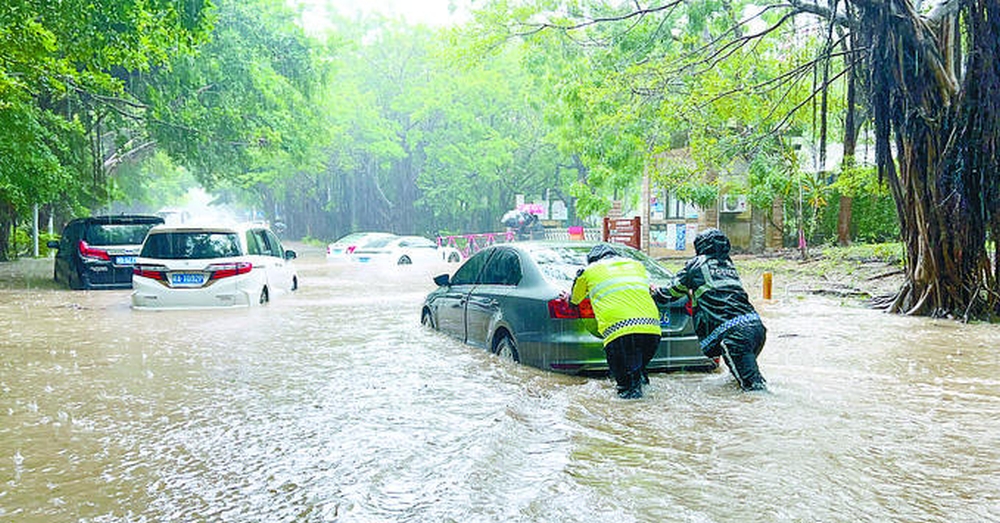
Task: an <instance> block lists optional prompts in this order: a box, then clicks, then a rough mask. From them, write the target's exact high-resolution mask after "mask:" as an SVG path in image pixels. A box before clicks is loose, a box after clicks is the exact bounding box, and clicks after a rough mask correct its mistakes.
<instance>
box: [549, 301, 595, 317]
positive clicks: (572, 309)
mask: <svg viewBox="0 0 1000 523" xmlns="http://www.w3.org/2000/svg"><path fill="white" fill-rule="evenodd" d="M549 317H550V318H555V319H561V320H574V319H579V318H593V317H594V308H593V307H591V305H590V299H589V298H588V299H586V300H583V301H581V302H580V305H579V306H577V305H573V304H572V303H570V302H569V300H563V299H561V298H556V299H554V300H549Z"/></svg>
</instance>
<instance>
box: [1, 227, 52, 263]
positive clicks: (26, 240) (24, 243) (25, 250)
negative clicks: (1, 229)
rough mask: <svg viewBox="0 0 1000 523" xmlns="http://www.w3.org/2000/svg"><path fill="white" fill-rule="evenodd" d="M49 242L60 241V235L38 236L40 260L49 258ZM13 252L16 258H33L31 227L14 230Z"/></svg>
mask: <svg viewBox="0 0 1000 523" xmlns="http://www.w3.org/2000/svg"><path fill="white" fill-rule="evenodd" d="M49 240H59V235H58V234H49V233H47V232H43V233H41V234H39V235H38V256H39V257H40V258H47V257H48V256H49V247H48V245H46V244H47V243H48V242H49ZM11 246H12V247H13V248H12V249H11V252H13V254H14V256H15V257H18V258H20V257H24V256H31V255H32V254H33V250H34V249H33V245H32V239H31V227H18V228H16V229H14V234H13V235H12V236H11Z"/></svg>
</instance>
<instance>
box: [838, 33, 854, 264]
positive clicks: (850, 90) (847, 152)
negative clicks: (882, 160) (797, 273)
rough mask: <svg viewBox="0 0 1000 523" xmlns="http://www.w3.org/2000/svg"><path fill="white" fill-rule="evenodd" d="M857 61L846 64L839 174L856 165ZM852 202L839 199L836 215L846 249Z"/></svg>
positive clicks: (847, 44) (851, 42)
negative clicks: (841, 157) (845, 90)
mask: <svg viewBox="0 0 1000 523" xmlns="http://www.w3.org/2000/svg"><path fill="white" fill-rule="evenodd" d="M853 37H854V35H853V34H852V35H851V38H849V39H845V40H844V47H845V51H849V50H850V49H857V45H856V44H855V42H854V38H853ZM847 47H850V49H846V48H847ZM858 64H859V62H858V61H857V60H852V61H850V62H849V63H848V65H847V67H848V71H847V109H846V114H845V117H844V159H843V164H842V168H841V173H843V172H844V171H845V170H847V169H849V168H853V167H854V166H855V165H857V163H858V162H857V159H856V158H855V154H856V153H857V148H858V125H859V124H858V118H857V112H858V103H857V83H858V72H857V71H858ZM853 205H854V200H853V199H852V198H851V197H850V196H841V197H840V207H839V212H838V213H837V243H838V244H839V245H840V246H841V247H846V246H847V245H850V243H851V214H852V208H853Z"/></svg>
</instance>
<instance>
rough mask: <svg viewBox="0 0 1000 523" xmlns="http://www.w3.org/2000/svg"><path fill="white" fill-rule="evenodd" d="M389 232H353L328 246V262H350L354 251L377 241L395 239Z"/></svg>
mask: <svg viewBox="0 0 1000 523" xmlns="http://www.w3.org/2000/svg"><path fill="white" fill-rule="evenodd" d="M395 237H396V235H395V234H392V233H388V232H352V233H351V234H348V235H346V236H344V237H342V238H340V239H339V240H337V241H335V242H333V243H331V244H329V245H327V246H326V260H327V261H331V262H337V261H345V262H347V261H350V260H351V253H353V252H354V249H357V248H359V247H364V246H365V245H368V244H369V243H371V242H373V241H375V240H381V239H385V238H395Z"/></svg>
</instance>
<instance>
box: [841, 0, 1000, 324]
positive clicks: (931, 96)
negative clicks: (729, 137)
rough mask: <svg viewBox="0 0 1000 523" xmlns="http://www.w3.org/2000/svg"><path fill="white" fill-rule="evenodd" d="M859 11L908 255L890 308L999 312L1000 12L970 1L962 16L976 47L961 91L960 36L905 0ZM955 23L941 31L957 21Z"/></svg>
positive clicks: (881, 146)
mask: <svg viewBox="0 0 1000 523" xmlns="http://www.w3.org/2000/svg"><path fill="white" fill-rule="evenodd" d="M861 7H862V9H861V13H862V19H861V26H860V27H861V28H862V30H863V31H864V33H865V37H866V38H867V39H868V40H869V45H868V48H869V50H870V51H869V52H870V57H869V58H870V61H871V62H870V66H871V67H870V70H871V82H870V89H871V93H870V94H871V103H872V108H873V115H874V119H875V129H876V155H877V163H878V166H879V172H880V175H882V176H883V177H884V178H885V180H887V182H888V185H889V188H890V191H891V192H892V195H893V198H894V200H895V201H896V208H897V211H898V214H899V218H900V230H901V233H902V237H903V242H904V243H905V245H906V251H907V267H906V282H905V284H904V286H903V288H902V289H901V291H900V292H899V294H898V295H897V296H896V298H895V300H894V301H893V302H892V303H891V305H890V308H891V310H893V311H895V312H903V313H907V314H921V315H932V316H945V315H951V316H954V317H960V318H966V319H967V318H969V317H983V316H988V315H990V314H995V313H996V312H997V311H998V306H1000V305H998V303H1000V300H998V299H997V292H996V284H997V280H996V278H995V274H996V268H995V264H996V263H997V261H996V260H994V261H993V262H992V264H993V265H994V268H993V270H992V271H991V270H990V268H991V261H990V258H989V255H988V253H987V250H986V239H987V226H988V224H989V223H991V222H993V223H995V221H996V213H997V206H998V205H1000V204H998V203H997V202H996V199H997V198H996V196H997V194H998V191H1000V181H998V174H997V173H998V172H1000V164H998V159H997V153H998V152H1000V151H998V150H997V149H998V148H997V144H998V138H997V132H998V131H1000V125H998V115H1000V110H998V107H1000V100H997V96H996V92H997V89H998V88H1000V70H998V67H1000V65H998V59H1000V27H997V24H996V23H995V20H996V18H997V17H998V16H1000V5H998V2H996V0H990V1H985V2H971V3H969V4H967V5H966V7H965V9H964V10H965V19H966V20H967V21H968V24H969V27H968V28H967V30H966V32H965V33H966V34H968V35H969V36H970V38H971V39H972V41H971V42H970V50H971V52H970V54H969V60H968V62H967V64H966V67H965V68H964V69H965V71H966V77H965V79H964V82H963V83H962V85H961V89H956V88H955V87H956V86H957V83H956V82H955V80H954V78H953V77H952V76H951V71H952V70H953V69H954V68H953V67H951V65H950V62H949V60H951V59H952V57H954V51H953V49H955V47H953V46H956V47H957V44H956V43H955V42H954V41H953V39H954V38H955V37H957V35H958V32H957V31H954V30H943V31H937V32H935V31H932V30H931V29H930V28H929V26H928V25H926V24H925V23H924V21H922V20H921V19H920V18H919V16H918V15H917V14H916V13H915V12H914V11H913V10H912V5H911V4H910V3H909V2H908V1H906V0H891V1H888V2H884V3H882V2H867V1H865V2H861ZM954 16H955V15H952V18H951V19H950V20H943V21H942V26H945V27H946V26H948V25H949V24H954V23H956V22H955V20H956V19H955V18H954ZM942 34H944V35H948V38H947V39H946V41H945V42H943V43H942V41H941V40H939V39H938V38H939V35H942ZM890 144H894V145H895V151H893V150H892V149H891V147H890ZM894 155H895V158H894ZM897 162H898V170H897V169H896V163H897ZM995 232H996V231H995V227H994V232H993V234H994V240H996V239H998V238H996V236H995Z"/></svg>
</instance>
